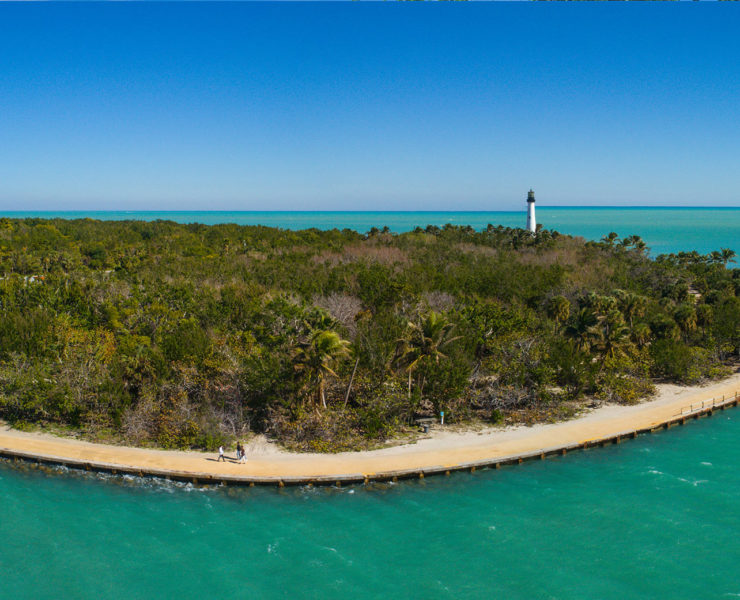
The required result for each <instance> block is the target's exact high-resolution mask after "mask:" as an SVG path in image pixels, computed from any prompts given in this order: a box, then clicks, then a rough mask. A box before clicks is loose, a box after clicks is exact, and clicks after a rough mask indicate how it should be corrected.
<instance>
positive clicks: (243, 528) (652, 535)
mask: <svg viewBox="0 0 740 600" xmlns="http://www.w3.org/2000/svg"><path fill="white" fill-rule="evenodd" d="M738 438H740V409H732V410H729V411H727V412H722V413H719V414H717V415H716V416H714V417H712V418H710V419H705V420H701V421H696V422H691V423H689V424H687V425H686V426H685V427H681V428H675V429H671V430H670V431H666V432H662V433H657V434H654V435H652V436H645V437H641V438H638V439H637V440H634V441H630V442H629V443H625V444H622V445H620V446H612V447H608V448H601V449H592V450H588V451H585V452H581V453H573V454H569V455H568V456H565V457H558V458H553V459H548V460H546V461H542V462H536V463H535V462H533V463H525V464H523V465H520V466H516V467H507V468H504V469H501V470H499V471H496V470H492V471H478V472H476V473H474V474H457V475H453V476H451V477H447V478H445V477H441V478H427V479H426V480H424V481H423V482H408V483H399V484H396V485H390V486H374V487H372V486H371V487H367V488H366V487H363V486H357V487H351V488H346V487H345V488H341V489H316V488H313V489H308V488H301V489H285V490H278V489H259V488H245V489H233V488H215V489H210V490H199V489H193V488H192V487H190V486H182V487H180V486H175V485H173V484H166V483H165V482H161V483H156V482H152V481H148V482H147V481H142V480H138V481H137V480H125V479H120V478H115V477H103V476H92V475H70V474H69V473H64V472H59V473H56V474H45V473H42V472H39V471H38V470H17V469H16V468H12V467H11V466H9V465H8V464H7V463H6V464H2V463H0V507H1V508H2V510H1V512H0V597H1V598H4V599H5V598H8V599H11V598H13V599H14V598H35V599H46V598H49V599H54V600H56V599H58V598H82V599H87V598H90V599H98V598H100V599H108V598H110V599H118V598H138V599H147V598H152V599H160V598H231V599H236V598H260V599H272V598H291V599H294V598H315V599H321V600H325V599H333V598H337V599H339V598H342V599H344V598H353V599H356V600H362V599H366V598H368V599H369V598H419V599H436V598H450V599H461V598H465V599H467V598H476V599H477V598H481V599H486V600H488V599H491V598H502V599H527V600H530V599H538V598H548V599H563V600H575V599H584V600H593V599H595V598H600V599H614V600H625V599H641V600H642V599H645V598H670V599H677V598H685V599H691V600H703V599H705V598H716V599H722V598H734V597H739V596H740V571H739V570H738V565H739V564H740V535H738V534H739V532H740V511H738V510H737V506H738V498H740V470H739V469H738V468H737V465H738V463H740V445H738V443H737V440H738Z"/></svg>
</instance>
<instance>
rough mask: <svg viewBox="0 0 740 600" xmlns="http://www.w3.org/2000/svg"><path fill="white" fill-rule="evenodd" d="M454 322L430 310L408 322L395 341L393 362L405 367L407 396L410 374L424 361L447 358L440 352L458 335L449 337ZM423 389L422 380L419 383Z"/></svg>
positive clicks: (437, 361)
mask: <svg viewBox="0 0 740 600" xmlns="http://www.w3.org/2000/svg"><path fill="white" fill-rule="evenodd" d="M453 327H454V324H453V323H450V322H449V321H448V320H447V319H446V318H445V317H444V316H443V315H440V314H439V313H436V312H434V311H430V312H429V313H428V314H427V315H426V316H425V317H424V318H422V319H421V320H420V321H419V323H413V322H411V321H409V322H408V324H407V326H406V334H405V335H404V337H402V338H401V339H399V340H398V341H397V348H396V357H395V362H396V363H397V364H399V365H402V366H404V367H406V371H407V372H408V375H409V398H411V379H412V374H413V373H414V371H416V370H417V369H418V368H419V367H420V366H421V365H422V364H423V363H424V362H427V361H433V362H435V363H437V364H439V361H440V359H443V358H447V356H446V355H445V354H444V353H443V352H442V349H443V348H444V347H445V346H448V345H449V344H451V343H452V342H454V341H455V340H458V339H460V337H459V336H458V337H450V331H451V330H452V329H453ZM419 387H420V388H421V390H423V387H424V384H423V382H422V383H420V384H419Z"/></svg>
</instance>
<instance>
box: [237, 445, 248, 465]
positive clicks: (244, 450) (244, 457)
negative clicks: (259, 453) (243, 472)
mask: <svg viewBox="0 0 740 600" xmlns="http://www.w3.org/2000/svg"><path fill="white" fill-rule="evenodd" d="M239 462H242V463H245V462H247V448H246V446H242V455H241V456H240V457H239Z"/></svg>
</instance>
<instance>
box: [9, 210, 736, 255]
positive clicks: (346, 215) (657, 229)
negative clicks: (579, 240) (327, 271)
mask: <svg viewBox="0 0 740 600" xmlns="http://www.w3.org/2000/svg"><path fill="white" fill-rule="evenodd" d="M0 216H8V217H63V218H70V219H74V218H85V217H89V218H92V219H116V220H123V219H143V220H154V219H170V220H172V221H177V222H180V223H194V222H197V223H205V224H207V225H212V224H215V223H238V224H240V225H268V226H271V227H282V228H285V229H306V228H309V227H316V228H318V229H333V228H335V227H336V228H339V229H343V228H345V227H346V228H349V229H355V230H357V231H360V232H363V233H364V232H366V231H368V230H369V229H370V228H371V227H378V228H382V227H383V226H385V225H387V226H388V227H389V228H390V229H391V230H392V231H396V232H402V231H409V230H411V229H413V228H414V227H416V226H421V227H424V226H426V225H437V226H440V227H441V226H443V225H445V224H446V223H452V224H454V225H471V226H472V227H475V228H476V229H483V228H484V227H485V226H486V225H487V224H488V223H493V224H494V225H499V224H500V225H505V226H508V227H524V226H525V224H526V212H525V210H522V211H516V212H305V211H297V212H251V211H250V212H221V211H200V212H193V211H190V212H187V211H185V212H133V211H132V212H126V211H119V212H107V211H99V212H96V211H86V212H8V211H0ZM537 220H538V222H540V223H542V225H543V226H544V227H546V228H548V229H556V230H558V231H560V232H561V233H568V234H571V235H579V236H583V237H585V238H587V239H599V238H601V237H602V236H603V235H605V234H607V233H609V232H610V231H616V232H617V233H619V234H620V235H623V236H626V235H639V236H642V238H643V239H644V240H645V241H646V242H647V244H648V246H650V247H651V248H652V253H653V254H654V255H655V254H661V253H667V252H678V251H680V250H698V251H699V252H701V253H706V252H711V251H712V250H718V249H719V248H732V249H733V250H735V251H736V252H738V253H740V244H738V232H740V208H595V207H582V208H572V207H558V208H553V207H549V208H548V207H546V206H545V207H537Z"/></svg>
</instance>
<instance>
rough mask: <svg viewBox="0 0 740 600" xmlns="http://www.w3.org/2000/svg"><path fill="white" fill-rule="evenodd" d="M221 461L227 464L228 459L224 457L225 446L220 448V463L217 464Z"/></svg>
mask: <svg viewBox="0 0 740 600" xmlns="http://www.w3.org/2000/svg"><path fill="white" fill-rule="evenodd" d="M221 461H224V462H226V457H225V456H224V447H223V446H219V447H218V461H217V462H221Z"/></svg>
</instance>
